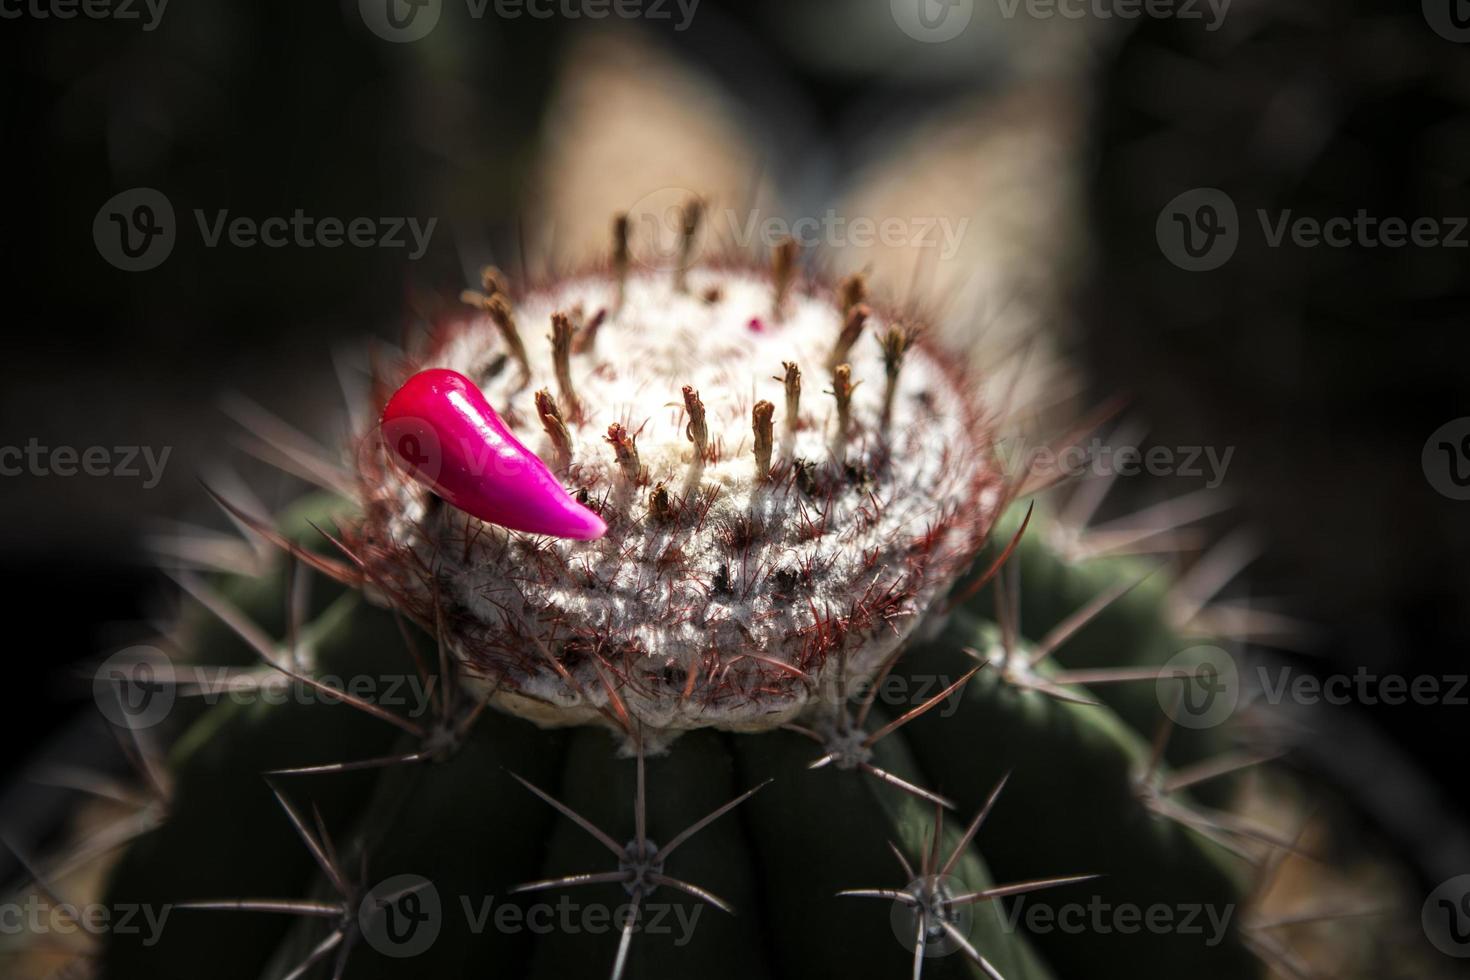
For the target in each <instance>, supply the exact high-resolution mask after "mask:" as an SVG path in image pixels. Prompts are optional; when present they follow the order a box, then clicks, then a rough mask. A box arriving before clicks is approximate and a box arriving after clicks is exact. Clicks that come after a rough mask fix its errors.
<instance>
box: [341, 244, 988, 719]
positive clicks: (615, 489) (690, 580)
mask: <svg viewBox="0 0 1470 980" xmlns="http://www.w3.org/2000/svg"><path fill="white" fill-rule="evenodd" d="M693 224H694V225H696V226H697V221H696V222H693ZM615 227H617V228H619V229H622V228H625V227H626V226H625V225H624V224H621V223H619V224H616V225H615ZM693 251H694V250H693V249H692V248H691V249H687V250H685V249H681V250H680V251H679V256H680V262H679V266H678V268H677V269H674V270H672V271H671V270H669V269H662V268H652V267H648V266H642V265H639V264H637V263H633V262H630V261H629V258H628V255H629V250H628V248H627V247H626V244H625V243H624V242H623V241H622V236H621V234H620V235H619V240H618V242H616V243H615V249H614V253H613V256H612V259H611V261H610V262H608V263H606V264H605V265H603V266H601V267H597V268H595V269H593V270H591V271H588V272H584V273H580V274H576V275H572V276H570V277H568V278H565V279H562V280H559V281H554V282H551V283H548V284H545V285H542V286H539V287H536V288H533V289H528V290H527V291H525V292H524V293H523V294H520V295H515V294H514V293H513V292H512V290H511V287H510V286H509V285H508V284H507V282H506V280H505V278H504V277H503V276H502V275H501V274H500V273H498V272H497V271H495V270H493V269H492V270H486V273H485V275H484V277H483V286H484V292H469V293H466V294H465V296H464V299H465V300H466V301H467V302H469V303H471V304H472V305H473V306H474V307H475V308H476V309H477V312H475V313H472V314H470V315H467V316H462V317H459V318H457V319H456V320H455V322H453V323H451V324H449V325H447V326H446V328H445V329H443V330H441V331H438V332H437V333H436V334H435V336H434V338H433V340H432V341H431V342H430V344H429V345H428V347H427V349H426V350H425V351H424V352H423V353H422V354H421V355H419V356H417V357H416V358H414V361H413V363H412V364H410V365H407V367H408V368H409V369H410V370H420V369H427V368H447V369H451V370H454V371H457V372H459V373H461V374H463V375H465V376H466V377H468V378H470V379H471V380H472V381H473V382H474V383H475V384H476V385H478V386H479V387H480V388H481V390H482V391H483V392H484V394H485V397H486V399H487V401H488V403H489V404H490V405H491V406H492V407H493V408H494V410H495V411H496V412H497V413H498V414H499V416H500V417H501V419H502V420H503V421H504V423H505V426H506V427H507V429H509V430H510V431H511V432H512V433H513V434H514V435H515V437H516V438H518V439H519V440H520V441H521V442H522V443H524V444H525V446H526V447H528V448H530V449H531V450H532V451H534V452H535V453H537V454H538V455H539V457H540V458H541V460H543V461H545V462H546V463H547V465H548V466H550V467H551V468H552V471H553V472H554V473H556V475H557V476H558V477H559V478H560V479H561V481H562V482H563V484H564V485H565V486H566V487H567V488H568V489H569V490H570V491H571V492H572V493H573V494H574V496H575V497H576V499H577V500H579V501H581V502H582V503H583V504H585V505H586V506H587V507H588V508H590V509H591V510H593V511H595V512H596V513H597V514H598V515H600V517H601V518H602V519H603V520H604V521H605V522H606V524H607V526H608V532H607V534H606V535H605V536H603V537H601V538H600V539H598V540H592V541H575V540H567V539H562V538H558V537H552V536H546V535H530V534H523V533H518V532H512V531H507V530H506V529H504V528H501V527H497V526H495V525H494V524H493V523H488V522H486V521H482V520H480V519H478V518H476V517H472V516H470V515H469V514H467V513H464V512H462V511H460V510H458V509H456V508H455V507H453V506H450V505H448V504H446V503H445V502H444V501H443V500H441V499H440V498H439V497H437V496H436V495H435V494H434V493H433V492H431V491H430V490H428V489H426V488H425V487H424V486H422V485H421V484H420V483H418V482H416V481H415V480H414V479H413V478H412V477H411V475H410V474H407V473H405V472H404V470H403V469H402V468H401V467H400V466H397V465H395V460H394V456H393V449H392V446H391V445H387V444H386V442H385V440H383V439H381V438H378V437H377V435H376V433H369V434H367V438H365V439H364V440H363V443H362V446H363V448H362V451H361V452H360V454H359V463H358V471H359V478H360V487H361V495H362V498H363V499H362V501H361V503H362V505H363V507H362V509H363V513H364V515H365V517H364V519H363V521H362V523H361V524H360V525H359V526H358V527H357V528H355V529H354V532H353V534H352V535H351V538H352V542H353V545H354V551H355V553H356V554H358V555H359V557H360V560H361V561H362V562H363V563H364V565H365V567H366V568H367V569H368V571H369V574H370V576H371V580H372V581H374V582H376V583H377V584H378V586H379V587H380V588H381V589H383V590H384V591H386V592H388V593H390V599H391V601H393V602H394V604H395V605H398V606H399V607H401V608H404V609H407V610H408V611H409V612H410V613H411V614H413V615H414V616H415V618H417V619H419V620H420V621H421V622H424V623H426V624H430V625H435V626H437V627H439V628H441V629H442V631H443V634H444V638H445V640H446V641H447V643H448V645H449V647H450V648H451V649H452V650H453V651H454V653H455V655H456V656H457V657H458V658H459V660H460V662H461V663H462V664H463V665H464V667H465V668H466V670H467V672H468V673H469V674H470V675H471V676H473V677H475V678H477V679H479V680H480V681H482V682H483V683H484V684H485V685H486V686H487V687H488V688H490V689H491V690H493V691H494V693H495V698H496V700H497V702H498V703H499V704H500V705H501V706H502V707H505V708H507V709H509V710H512V711H514V712H516V713H519V714H522V715H524V716H527V717H530V718H532V719H534V720H537V721H539V722H541V723H543V724H574V723H582V722H586V721H590V720H595V719H597V718H604V719H608V720H610V721H612V722H614V723H615V724H617V725H618V726H620V727H622V728H623V729H624V730H625V731H628V732H630V733H631V732H632V731H633V730H634V728H635V727H641V728H643V729H645V730H648V731H651V732H652V733H654V734H653V738H652V741H651V744H652V745H654V746H656V745H657V744H658V742H659V735H658V733H664V734H665V736H667V735H669V734H672V733H674V732H677V731H680V730H685V729H689V728H696V727H703V726H716V727H721V728H726V729H734V730H759V729H765V728H770V727H773V726H775V725H777V724H780V723H782V722H785V721H789V720H790V719H791V718H793V717H794V716H795V715H797V714H798V713H800V712H801V711H803V710H804V709H805V708H807V707H809V706H811V705H823V704H825V705H831V704H834V703H836V702H837V701H839V700H841V698H842V697H843V695H844V693H845V691H846V689H847V687H848V685H850V684H851V683H853V682H855V681H857V680H860V679H862V678H864V677H867V676H871V675H872V673H873V672H875V671H876V670H877V669H878V668H879V667H880V665H881V664H882V663H883V661H884V660H885V659H886V658H888V657H889V656H890V654H891V653H893V652H894V651H895V650H897V649H898V648H899V647H900V645H901V644H902V642H903V640H904V639H905V638H906V637H907V635H908V634H909V633H910V632H911V631H912V629H913V628H914V627H915V626H916V624H917V623H918V622H919V620H920V617H921V615H922V613H923V612H924V611H925V610H926V608H927V607H928V606H929V605H930V604H931V603H932V602H933V600H934V598H935V597H936V596H937V595H939V594H940V593H941V592H942V591H943V590H944V589H945V588H946V587H947V585H948V584H949V583H950V582H951V581H952V579H953V577H954V575H955V574H956V573H957V572H958V570H959V569H961V568H963V567H964V566H965V564H966V563H967V562H968V560H969V559H970V558H971V557H972V556H973V554H974V552H975V550H976V548H977V547H978V545H979V542H980V541H981V539H982V538H983V536H984V533H985V532H986V531H987V530H988V528H989V526H990V524H991V523H992V520H993V517H994V514H995V512H996V510H997V509H998V507H999V504H1000V484H1001V474H1000V472H999V470H998V468H997V467H996V466H995V465H994V463H993V462H992V454H991V452H990V450H991V446H990V428H989V426H988V425H987V424H986V423H985V421H984V420H983V419H982V416H981V414H980V412H979V409H978V407H977V405H976V404H975V402H974V400H973V396H972V391H971V387H970V385H969V383H968V381H967V379H966V377H965V376H964V374H963V372H962V371H961V370H959V369H958V368H956V366H955V362H954V360H953V359H947V358H945V357H944V356H943V355H942V353H940V352H939V351H937V350H935V349H934V348H933V346H932V345H931V344H930V343H928V342H927V341H926V339H925V338H924V337H923V335H922V332H921V331H920V330H918V329H917V327H918V326H921V325H922V319H921V318H920V317H918V316H917V315H913V314H909V315H900V314H899V313H898V312H896V311H891V310H884V309H882V308H881V307H879V306H878V305H876V304H870V303H869V302H866V301H865V300H866V299H867V296H866V288H865V285H864V283H863V282H862V280H861V278H858V277H851V278H849V279H848V280H845V281H844V282H843V283H841V284H839V285H837V286H835V287H834V286H829V285H827V284H824V283H821V282H817V281H807V280H803V279H802V278H801V277H800V276H799V275H798V274H797V269H796V258H797V257H796V255H795V252H794V249H792V248H790V247H787V248H777V249H776V250H775V254H774V256H773V258H772V261H771V264H770V266H769V267H768V268H760V267H758V266H757V265H756V264H754V263H750V262H738V261H721V262H710V263H700V264H693V263H692V262H691V261H690V259H691V258H692V256H693ZM686 266H687V267H686ZM777 406H780V407H779V408H778V407H777ZM471 455H472V454H471Z"/></svg>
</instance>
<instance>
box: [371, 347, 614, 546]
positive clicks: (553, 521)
mask: <svg viewBox="0 0 1470 980" xmlns="http://www.w3.org/2000/svg"><path fill="white" fill-rule="evenodd" d="M381 429H382V433H383V438H384V440H385V442H386V443H387V445H388V448H389V452H390V453H391V454H392V456H393V458H394V459H395V460H396V461H397V462H398V464H399V465H400V466H402V467H403V468H404V469H406V470H407V471H408V473H409V475H410V476H412V477H413V478H414V479H415V480H417V481H419V482H420V483H422V484H424V485H425V486H428V487H429V488H431V489H432V490H433V491H434V492H435V493H437V494H438V495H439V496H441V497H443V498H444V499H445V500H447V501H448V502H449V503H451V504H453V505H454V506H455V507H457V508H459V509H460V510H462V511H464V512H465V513H467V514H471V515H473V516H475V517H478V518H480V520H482V521H488V522H490V523H491V524H499V525H500V526H501V527H507V528H510V529H511V530H513V531H526V532H529V533H531V534H549V535H553V536H555V537H559V538H574V539H577V540H581V541H587V540H591V539H593V538H600V537H602V536H603V535H604V534H606V533H607V525H606V524H604V523H603V520H602V518H600V517H598V516H597V515H596V514H594V513H593V512H592V511H590V510H588V509H587V508H586V507H583V506H582V505H581V504H579V503H577V502H576V501H575V500H573V499H572V497H571V495H570V494H568V493H567V492H566V490H565V489H564V488H563V487H562V485H561V482H560V481H559V480H558V479H557V478H556V475H555V474H554V473H552V472H551V470H549V469H547V468H546V464H545V463H543V462H541V460H540V458H539V457H537V456H536V454H535V453H533V452H531V451H530V450H529V449H527V448H526V447H525V446H523V445H521V442H520V440H519V439H517V438H516V437H515V436H514V435H512V434H511V432H510V430H509V429H507V428H506V427H505V423H504V422H503V421H501V418H500V416H499V415H497V414H496V413H495V409H493V408H491V407H490V403H489V402H487V401H486V400H485V396H484V394H483V393H481V391H480V389H479V387H478V386H476V385H475V383H474V382H473V381H471V380H470V379H469V378H467V377H465V376H464V375H462V374H460V373H458V372H457V371H446V370H442V369H433V370H429V371H420V372H419V373H418V374H415V375H414V376H413V377H411V378H409V379H408V381H406V382H404V385H403V387H402V388H399V389H398V391H396V392H394V394H393V397H392V398H390V399H388V405H387V407H386V408H384V409H383V417H382V421H381Z"/></svg>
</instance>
